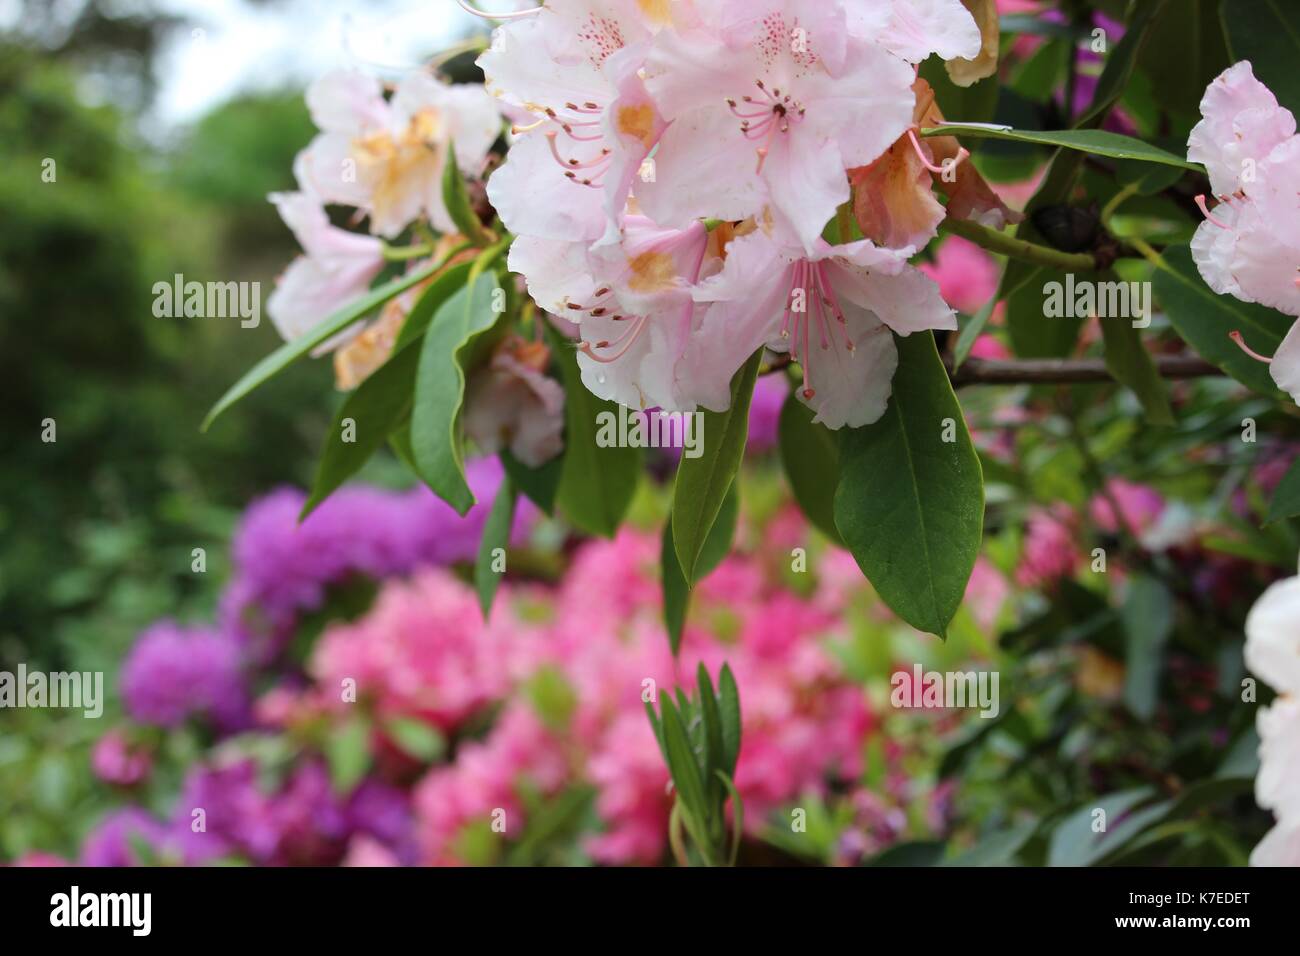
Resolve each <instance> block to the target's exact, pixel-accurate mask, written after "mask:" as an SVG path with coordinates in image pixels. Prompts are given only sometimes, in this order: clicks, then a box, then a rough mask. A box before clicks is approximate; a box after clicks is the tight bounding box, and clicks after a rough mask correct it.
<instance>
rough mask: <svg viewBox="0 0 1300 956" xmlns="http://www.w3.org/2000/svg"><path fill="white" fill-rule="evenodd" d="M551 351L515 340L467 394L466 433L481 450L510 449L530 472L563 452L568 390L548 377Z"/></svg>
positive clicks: (500, 349) (507, 343) (504, 347)
mask: <svg viewBox="0 0 1300 956" xmlns="http://www.w3.org/2000/svg"><path fill="white" fill-rule="evenodd" d="M549 361H550V352H549V350H548V349H547V348H546V346H545V345H542V344H541V343H540V342H529V341H526V340H524V339H522V338H519V337H518V336H512V337H510V338H508V339H507V340H506V341H504V342H502V343H501V345H499V346H498V347H497V349H496V351H495V352H493V354H492V358H491V360H490V361H489V362H488V364H487V365H486V366H484V367H483V368H481V369H479V370H478V371H477V372H475V373H474V376H473V377H472V378H471V379H470V382H469V385H468V386H467V387H466V391H465V434H466V436H467V437H468V438H469V439H470V440H471V441H473V442H474V444H476V445H477V446H478V447H479V450H480V451H483V452H487V453H495V452H498V451H500V450H501V449H503V448H508V449H509V450H510V453H511V454H513V455H514V456H515V457H516V458H518V459H519V460H520V461H521V462H523V463H524V464H525V465H528V466H529V467H530V468H537V467H539V466H540V465H543V464H545V463H546V462H548V461H550V460H551V459H552V458H554V457H555V456H556V455H558V454H559V453H560V451H561V450H562V449H563V448H564V436H563V432H564V389H563V388H562V387H561V386H560V383H559V382H557V381H555V379H553V378H547V376H546V374H545V372H546V365H547V363H548V362H549Z"/></svg>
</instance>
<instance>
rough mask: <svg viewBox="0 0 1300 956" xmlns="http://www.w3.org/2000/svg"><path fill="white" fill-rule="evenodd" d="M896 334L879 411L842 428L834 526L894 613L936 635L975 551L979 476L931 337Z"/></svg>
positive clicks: (959, 594)
mask: <svg viewBox="0 0 1300 956" xmlns="http://www.w3.org/2000/svg"><path fill="white" fill-rule="evenodd" d="M897 342H898V372H897V373H896V374H895V375H894V393H893V395H892V396H891V397H890V399H889V407H888V408H887V409H886V410H885V414H884V416H883V417H882V418H881V419H880V421H878V422H876V423H875V424H874V425H868V426H866V427H865V428H855V429H849V430H847V431H846V432H845V434H844V436H843V439H842V441H843V444H842V446H841V452H840V468H841V473H840V486H839V490H838V491H837V492H836V493H835V524H836V526H837V527H838V528H839V529H840V534H841V535H842V536H843V538H844V541H845V543H846V544H847V545H848V547H849V550H850V551H852V552H853V556H854V557H855V558H856V559H857V561H858V564H859V565H860V566H861V568H862V570H863V573H865V574H866V576H867V579H868V580H869V581H870V582H871V583H872V585H873V586H874V587H875V589H876V591H877V592H878V593H879V594H880V596H881V598H883V599H884V601H885V603H886V604H888V605H889V606H890V607H891V608H893V610H894V613H896V614H897V615H898V616H899V617H901V618H902V619H903V620H904V621H906V622H907V623H909V624H911V625H912V626H913V627H915V628H917V629H918V630H922V631H929V632H930V633H932V634H937V635H939V636H940V637H943V636H944V635H945V634H946V631H947V627H948V623H949V622H950V621H951V620H952V618H953V615H954V614H956V613H957V608H958V607H960V606H961V602H962V598H963V597H964V595H965V593H966V583H967V581H968V580H969V579H970V573H971V569H972V568H974V566H975V558H976V556H977V555H978V553H979V546H980V538H981V536H982V534H983V527H984V480H983V476H982V474H981V470H980V463H979V457H978V456H977V455H976V454H975V448H974V446H973V445H972V444H971V440H970V435H969V433H968V432H967V431H966V425H965V420H964V419H963V418H962V412H961V406H960V405H958V403H957V398H956V396H955V395H953V392H952V387H951V386H950V385H949V383H948V375H947V372H946V371H945V370H944V367H943V362H942V361H941V360H940V358H939V353H938V351H937V350H936V349H935V345H934V338H933V337H932V336H931V335H929V334H928V333H927V334H915V335H910V336H908V337H907V338H899V339H897ZM947 438H951V439H952V440H951V441H946V440H945V439H947Z"/></svg>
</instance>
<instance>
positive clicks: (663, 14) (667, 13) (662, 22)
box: [636, 0, 673, 27]
mask: <svg viewBox="0 0 1300 956" xmlns="http://www.w3.org/2000/svg"><path fill="white" fill-rule="evenodd" d="M636 5H637V6H638V7H640V8H641V12H642V13H643V14H645V18H646V19H647V20H649V21H650V22H651V23H652V24H654V25H655V26H657V27H666V26H669V25H670V24H671V23H672V22H673V11H672V6H673V5H672V0H636Z"/></svg>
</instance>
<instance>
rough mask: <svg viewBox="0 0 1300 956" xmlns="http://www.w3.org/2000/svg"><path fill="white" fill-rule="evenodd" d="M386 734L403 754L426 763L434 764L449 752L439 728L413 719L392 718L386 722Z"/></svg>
mask: <svg viewBox="0 0 1300 956" xmlns="http://www.w3.org/2000/svg"><path fill="white" fill-rule="evenodd" d="M384 733H385V734H387V735H388V736H389V737H390V738H392V740H393V742H394V743H396V744H397V746H398V747H400V748H401V750H402V752H403V753H405V754H407V755H408V756H411V757H414V758H416V759H417V760H420V761H423V762H424V763H433V761H435V760H437V759H438V758H440V757H441V756H442V755H443V754H444V753H446V751H447V741H446V740H445V739H444V738H443V736H442V734H440V733H439V732H438V728H437V727H434V726H433V725H432V724H426V723H425V722H424V721H422V720H416V719H415V718H413V717H392V718H390V719H389V720H386V721H385V722H384Z"/></svg>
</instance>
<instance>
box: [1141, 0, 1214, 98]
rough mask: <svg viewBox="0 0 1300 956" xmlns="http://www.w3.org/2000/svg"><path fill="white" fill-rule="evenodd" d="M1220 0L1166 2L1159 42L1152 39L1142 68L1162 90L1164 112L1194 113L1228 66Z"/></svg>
mask: <svg viewBox="0 0 1300 956" xmlns="http://www.w3.org/2000/svg"><path fill="white" fill-rule="evenodd" d="M1218 6H1219V0H1181V2H1179V3H1172V4H1167V5H1166V6H1165V9H1164V12H1163V13H1162V14H1161V15H1160V16H1159V17H1158V18H1157V19H1156V20H1155V21H1154V24H1153V26H1152V28H1151V29H1152V32H1153V34H1154V35H1155V36H1158V37H1159V38H1160V42H1159V43H1148V44H1147V45H1146V46H1145V48H1144V49H1143V50H1142V53H1141V54H1140V55H1139V57H1138V68H1139V69H1140V70H1141V71H1142V72H1143V73H1144V74H1145V75H1146V76H1147V77H1148V78H1149V79H1150V81H1151V85H1152V86H1153V87H1154V88H1155V89H1156V90H1159V91H1160V106H1161V107H1162V108H1163V109H1165V110H1171V111H1178V112H1181V113H1183V114H1184V115H1187V114H1191V115H1195V113H1196V109H1197V105H1198V104H1199V103H1200V101H1201V95H1202V94H1203V93H1204V92H1205V88H1206V87H1207V86H1209V84H1210V81H1211V80H1213V79H1214V77H1216V76H1218V75H1219V73H1221V72H1222V71H1223V70H1225V69H1226V68H1227V67H1228V65H1229V61H1228V51H1227V48H1226V47H1225V45H1224V36H1223V24H1222V23H1220V22H1219V17H1218Z"/></svg>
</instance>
